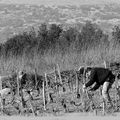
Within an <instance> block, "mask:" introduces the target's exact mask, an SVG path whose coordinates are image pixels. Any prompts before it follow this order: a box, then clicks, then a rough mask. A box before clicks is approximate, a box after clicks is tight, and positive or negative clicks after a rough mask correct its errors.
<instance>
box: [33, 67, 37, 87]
mask: <svg viewBox="0 0 120 120" xmlns="http://www.w3.org/2000/svg"><path fill="white" fill-rule="evenodd" d="M34 72H35V88H37V69H36V68H35V70H34Z"/></svg>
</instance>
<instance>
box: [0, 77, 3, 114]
mask: <svg viewBox="0 0 120 120" xmlns="http://www.w3.org/2000/svg"><path fill="white" fill-rule="evenodd" d="M0 90H2V77H0ZM0 104H1V112H2V114H3V99H2V96H1V95H0Z"/></svg>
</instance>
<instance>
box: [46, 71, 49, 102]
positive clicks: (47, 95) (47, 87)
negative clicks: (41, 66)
mask: <svg viewBox="0 0 120 120" xmlns="http://www.w3.org/2000/svg"><path fill="white" fill-rule="evenodd" d="M45 81H46V88H47V96H48V102H50V95H49V88H48V80H47V73H45Z"/></svg>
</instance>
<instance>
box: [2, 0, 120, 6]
mask: <svg viewBox="0 0 120 120" xmlns="http://www.w3.org/2000/svg"><path fill="white" fill-rule="evenodd" d="M111 2H114V3H120V1H119V0H91V1H90V0H74V1H73V0H2V1H1V3H17V4H37V5H38V4H40V5H41V4H43V5H67V4H69V5H81V4H105V3H111Z"/></svg>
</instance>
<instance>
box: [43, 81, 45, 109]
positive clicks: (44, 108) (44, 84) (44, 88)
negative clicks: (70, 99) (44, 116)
mask: <svg viewBox="0 0 120 120" xmlns="http://www.w3.org/2000/svg"><path fill="white" fill-rule="evenodd" d="M43 105H44V110H46V105H45V81H44V80H43Z"/></svg>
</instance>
